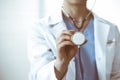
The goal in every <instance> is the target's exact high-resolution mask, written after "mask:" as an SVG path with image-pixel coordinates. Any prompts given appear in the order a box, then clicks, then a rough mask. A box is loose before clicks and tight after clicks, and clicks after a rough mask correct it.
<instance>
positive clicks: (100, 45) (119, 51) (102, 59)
mask: <svg viewBox="0 0 120 80" xmlns="http://www.w3.org/2000/svg"><path fill="white" fill-rule="evenodd" d="M63 30H66V26H65V23H64V21H63V19H62V15H61V11H58V13H57V14H56V13H55V14H54V15H52V16H48V17H46V18H44V19H41V20H40V22H39V23H38V24H37V25H36V26H34V27H33V28H32V30H31V32H30V37H29V41H28V51H29V52H28V53H29V54H28V55H29V59H30V62H31V65H32V67H31V72H30V79H31V80H57V79H56V76H55V73H54V61H55V57H56V54H57V50H56V39H57V38H58V37H59V35H60V34H61V32H62V31H63ZM94 30H95V32H94V36H95V53H96V54H95V55H96V64H97V70H98V76H99V80H120V58H119V57H118V56H120V34H119V32H118V29H117V27H116V26H115V25H113V24H111V23H109V22H107V21H105V20H103V19H101V18H99V17H97V16H95V15H94ZM111 74H112V75H111ZM64 80H75V62H74V59H73V60H71V62H70V64H69V67H68V72H67V73H66V75H65V77H64Z"/></svg>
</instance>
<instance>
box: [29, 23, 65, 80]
mask: <svg viewBox="0 0 120 80" xmlns="http://www.w3.org/2000/svg"><path fill="white" fill-rule="evenodd" d="M40 27H41V25H40V24H38V25H36V26H35V27H33V28H32V29H31V30H30V32H29V35H28V56H29V60H30V63H31V72H30V76H29V79H30V80H57V78H56V76H55V73H54V62H55V57H54V54H53V52H52V50H51V48H50V47H49V46H48V45H47V42H46V40H45V32H44V30H43V29H41V28H40ZM42 27H43V26H42ZM63 80H65V79H63Z"/></svg>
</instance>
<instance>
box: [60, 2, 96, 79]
mask: <svg viewBox="0 0 120 80" xmlns="http://www.w3.org/2000/svg"><path fill="white" fill-rule="evenodd" d="M95 3H96V0H95V1H94V4H93V6H92V9H91V10H90V11H89V13H88V14H87V15H86V17H85V18H84V19H83V20H82V23H81V25H80V27H79V28H77V27H76V28H77V31H76V32H75V33H74V34H73V35H72V37H71V41H72V42H73V43H74V44H75V45H77V46H78V53H79V60H80V67H81V69H80V70H81V77H82V80H84V75H83V74H84V73H83V72H84V71H83V67H82V61H81V59H80V58H81V55H80V46H82V45H84V44H85V43H86V42H87V40H86V38H85V35H84V34H83V33H82V32H80V30H81V29H82V28H83V25H84V23H85V21H86V20H87V19H88V17H89V16H90V14H91V13H92V10H93V8H94V6H95ZM62 12H63V13H64V14H65V16H66V17H67V18H68V19H69V20H70V21H71V22H72V24H73V25H74V26H75V22H74V19H73V18H72V17H71V16H70V15H69V14H68V13H67V12H66V10H65V9H64V8H63V7H62Z"/></svg>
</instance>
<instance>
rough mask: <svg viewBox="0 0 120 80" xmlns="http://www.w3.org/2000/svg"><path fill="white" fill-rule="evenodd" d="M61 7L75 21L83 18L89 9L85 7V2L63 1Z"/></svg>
mask: <svg viewBox="0 0 120 80" xmlns="http://www.w3.org/2000/svg"><path fill="white" fill-rule="evenodd" d="M63 8H64V9H65V11H66V12H67V13H68V14H69V15H70V16H71V17H72V18H74V19H75V20H77V21H79V20H80V19H82V20H83V19H84V18H85V17H86V15H87V14H88V13H89V10H88V9H87V7H86V2H83V3H82V4H69V3H67V2H64V3H63Z"/></svg>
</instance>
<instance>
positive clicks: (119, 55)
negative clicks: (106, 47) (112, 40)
mask: <svg viewBox="0 0 120 80" xmlns="http://www.w3.org/2000/svg"><path fill="white" fill-rule="evenodd" d="M115 33H116V47H115V56H114V61H113V64H112V65H113V66H112V73H111V80H120V33H119V31H118V29H117V28H116V29H115Z"/></svg>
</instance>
